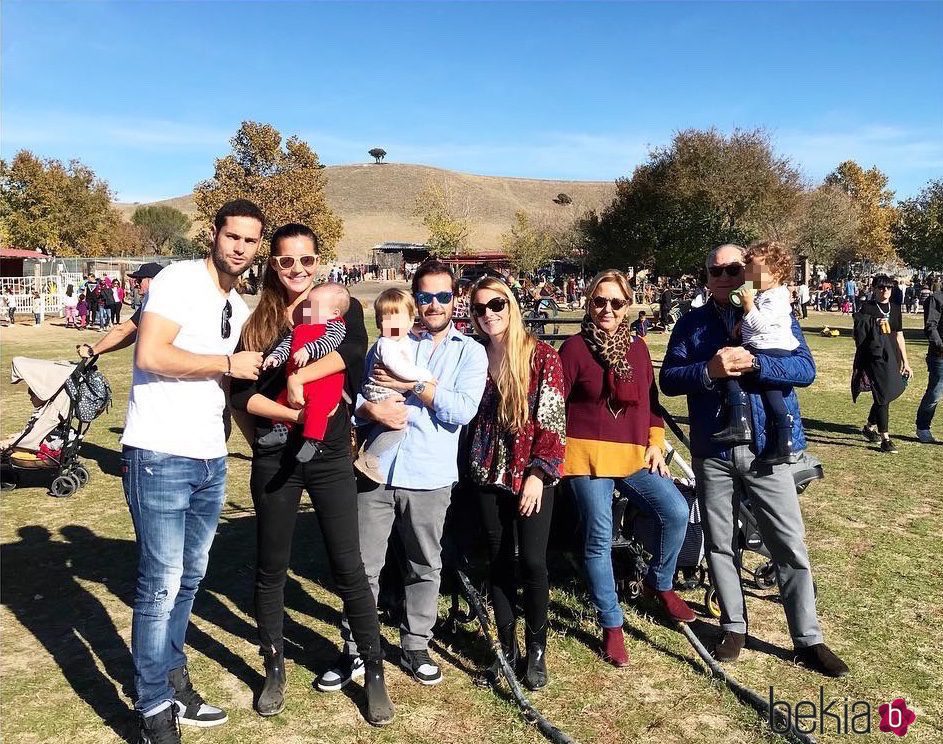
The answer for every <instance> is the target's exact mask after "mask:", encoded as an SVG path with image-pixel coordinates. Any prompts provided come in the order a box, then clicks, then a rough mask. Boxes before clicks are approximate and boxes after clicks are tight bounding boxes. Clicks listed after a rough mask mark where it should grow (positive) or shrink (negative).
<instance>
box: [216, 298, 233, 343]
mask: <svg viewBox="0 0 943 744" xmlns="http://www.w3.org/2000/svg"><path fill="white" fill-rule="evenodd" d="M231 317H232V305H230V304H229V300H226V304H225V305H223V317H222V319H221V320H220V323H219V333H220V335H221V336H222V337H223V338H229V334H230V333H232V326H230V325H229V319H230V318H231Z"/></svg>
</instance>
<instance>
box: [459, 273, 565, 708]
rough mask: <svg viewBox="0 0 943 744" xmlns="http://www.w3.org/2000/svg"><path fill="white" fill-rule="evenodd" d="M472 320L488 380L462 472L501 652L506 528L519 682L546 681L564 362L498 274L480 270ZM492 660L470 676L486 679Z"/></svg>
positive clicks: (513, 655)
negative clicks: (520, 638)
mask: <svg viewBox="0 0 943 744" xmlns="http://www.w3.org/2000/svg"><path fill="white" fill-rule="evenodd" d="M471 311H472V313H471V316H472V322H473V323H474V325H475V330H476V331H477V332H478V333H479V334H481V335H483V336H484V337H485V338H486V341H485V348H486V349H487V351H488V381H487V384H486V386H485V392H484V395H483V396H482V399H481V405H480V406H479V408H478V416H477V418H476V419H475V420H474V421H473V422H472V423H471V426H470V432H469V434H470V442H471V444H470V446H471V462H470V474H471V479H472V481H473V483H474V486H475V488H474V492H475V497H476V498H477V500H478V503H479V505H480V508H481V515H482V520H483V522H484V526H485V531H486V532H487V536H488V552H489V558H490V562H491V566H490V569H491V570H490V580H491V591H492V601H493V603H494V619H495V624H496V625H497V628H498V637H499V639H500V641H501V646H502V648H503V649H504V653H505V656H507V658H508V661H509V662H510V663H511V665H512V666H516V665H517V657H518V649H517V633H516V630H517V628H516V625H517V621H516V618H515V617H514V607H515V605H516V601H515V597H516V595H517V590H518V585H517V579H516V578H515V571H514V532H515V530H517V533H518V538H519V540H518V543H519V545H518V548H519V550H518V553H519V555H518V563H519V567H520V575H521V585H522V586H521V589H522V590H523V605H524V637H525V642H526V649H527V669H526V672H525V674H524V684H525V685H526V686H527V687H529V688H530V689H531V690H537V689H539V688H541V687H543V686H544V685H546V684H547V667H546V663H545V652H546V647H547V606H548V604H549V599H550V587H549V584H548V582H547V539H548V537H549V535H550V520H551V516H552V514H553V486H554V485H555V484H556V483H557V481H558V480H559V478H560V466H561V465H562V464H563V458H564V455H565V445H566V435H565V429H566V417H565V406H564V392H563V367H562V365H561V363H560V357H559V356H558V355H557V352H556V351H555V350H554V349H553V347H551V346H549V345H547V344H545V343H543V342H542V341H538V340H537V339H536V338H534V337H533V336H532V335H531V334H530V333H528V332H527V330H526V329H525V328H524V323H523V321H522V319H521V309H520V307H519V306H518V304H517V302H516V301H515V299H514V295H513V294H512V293H511V290H510V289H509V288H508V286H507V285H506V284H504V283H503V282H501V281H500V280H498V279H494V278H491V277H485V278H483V279H481V280H480V281H479V282H478V283H477V284H476V285H475V287H474V289H473V290H472V293H471ZM497 679H498V668H497V666H496V665H493V666H492V667H491V668H490V669H488V670H487V671H485V672H484V673H483V674H482V675H481V676H480V677H479V679H478V681H479V683H480V684H493V683H495V682H496V681H497Z"/></svg>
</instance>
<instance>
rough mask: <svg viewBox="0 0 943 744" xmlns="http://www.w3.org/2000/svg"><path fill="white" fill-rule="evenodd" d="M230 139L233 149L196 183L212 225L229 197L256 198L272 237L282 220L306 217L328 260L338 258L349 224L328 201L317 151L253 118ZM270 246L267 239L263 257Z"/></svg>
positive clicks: (199, 205) (198, 199)
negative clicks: (200, 181)
mask: <svg viewBox="0 0 943 744" xmlns="http://www.w3.org/2000/svg"><path fill="white" fill-rule="evenodd" d="M230 144H231V145H232V152H231V153H230V154H229V155H227V156H225V157H223V158H219V159H218V160H217V161H216V170H215V173H214V175H213V177H212V178H211V179H209V180H206V181H203V182H202V183H199V184H197V186H196V188H195V189H194V194H193V197H194V201H195V202H196V206H197V212H198V214H199V216H200V219H201V220H203V221H204V222H205V224H207V225H210V224H212V222H213V217H214V215H215V214H216V211H217V210H218V209H219V208H220V207H221V206H222V205H223V204H225V203H226V202H227V201H230V200H232V199H238V198H243V199H251V200H252V201H253V202H255V203H256V204H258V205H259V207H260V208H261V209H262V211H263V212H264V213H265V217H266V220H267V221H268V227H267V229H266V233H267V235H266V237H268V236H270V235H271V233H272V231H274V230H275V229H276V228H277V227H278V226H279V225H284V224H285V223H287V222H300V223H303V224H305V225H307V226H308V227H310V228H311V229H312V230H314V231H315V232H316V233H317V235H318V238H319V239H320V241H321V248H322V256H323V258H324V260H326V261H330V260H332V259H333V258H334V256H335V249H336V247H337V243H338V241H339V240H340V238H341V235H342V234H343V229H344V228H343V221H342V220H341V218H340V217H338V216H337V215H336V214H334V212H333V211H332V210H331V208H330V207H329V206H328V204H327V198H326V196H325V184H326V178H325V175H324V172H323V168H322V166H321V163H320V161H319V160H318V155H317V153H316V152H314V150H312V149H311V147H310V146H309V145H308V143H306V142H304V141H302V140H301V139H299V138H298V137H289V138H288V139H287V140H285V142H284V144H283V143H282V135H281V134H280V133H279V132H278V130H277V129H275V128H274V127H273V126H271V125H269V124H260V123H258V122H253V121H245V122H243V123H242V126H241V127H240V128H239V131H238V132H236V136H235V137H233V138H232V140H230ZM267 252H268V246H267V245H264V244H263V245H262V246H261V247H260V250H259V257H260V258H264V257H265V255H266V254H267Z"/></svg>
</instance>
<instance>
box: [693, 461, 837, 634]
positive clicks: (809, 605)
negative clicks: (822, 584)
mask: <svg viewBox="0 0 943 744" xmlns="http://www.w3.org/2000/svg"><path fill="white" fill-rule="evenodd" d="M754 459H755V458H754V455H753V453H752V452H750V449H749V447H748V446H747V445H740V446H737V447H734V448H733V450H732V451H731V459H730V460H729V461H728V460H721V459H720V458H716V457H711V458H707V459H701V458H695V459H694V461H693V463H692V464H693V466H694V474H695V476H696V477H697V494H698V498H699V500H700V506H701V516H702V518H703V521H704V541H705V546H704V548H705V552H706V553H707V565H708V567H709V568H710V574H711V582H712V583H713V585H714V587H715V588H716V590H717V596H718V599H719V600H720V611H721V615H720V626H721V627H722V628H723V629H724V630H729V631H733V632H735V633H746V632H747V619H746V604H745V601H744V597H743V588H742V587H741V584H740V567H739V564H738V561H737V555H738V545H737V515H738V513H739V511H740V498H741V495H742V494H743V493H746V494H747V495H748V496H749V498H750V504H751V506H752V511H753V515H754V517H755V518H756V522H757V526H758V527H759V530H760V536H761V537H762V538H763V542H764V543H765V544H766V547H767V548H768V549H769V551H770V554H771V555H772V558H773V563H774V565H775V567H776V578H777V580H778V582H779V594H780V597H781V599H782V603H783V607H784V609H785V611H786V622H787V623H788V625H789V634H790V635H791V636H792V642H793V644H794V645H795V647H796V648H807V647H809V646H813V645H815V644H817V643H821V642H822V631H821V629H820V628H819V621H818V617H817V616H816V613H815V590H814V588H813V586H812V568H811V566H810V564H809V553H808V551H807V550H806V546H805V525H804V524H803V522H802V512H801V511H800V510H799V497H798V495H797V494H796V485H795V481H793V478H792V473H791V471H790V469H789V465H775V466H773V467H772V469H771V468H770V466H768V465H765V466H764V465H757V466H756V467H754Z"/></svg>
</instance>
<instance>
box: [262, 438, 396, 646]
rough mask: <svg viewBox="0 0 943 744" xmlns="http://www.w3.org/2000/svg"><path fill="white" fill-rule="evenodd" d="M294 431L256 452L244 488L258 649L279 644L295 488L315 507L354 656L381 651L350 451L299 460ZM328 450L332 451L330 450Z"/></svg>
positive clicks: (297, 499) (296, 502) (297, 494)
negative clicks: (253, 547) (251, 517)
mask: <svg viewBox="0 0 943 744" xmlns="http://www.w3.org/2000/svg"><path fill="white" fill-rule="evenodd" d="M297 444H298V442H297V441H296V438H292V439H291V440H290V443H289V445H288V446H286V447H283V448H281V449H279V450H277V451H276V452H274V453H263V454H256V455H255V457H254V459H253V460H252V475H251V478H250V488H251V490H252V502H253V503H254V504H255V511H256V518H257V527H256V534H257V563H256V571H255V618H256V622H257V623H258V626H259V643H260V644H261V647H262V649H263V650H267V649H270V648H274V649H275V650H277V651H282V650H283V648H284V641H283V637H282V632H283V625H284V619H285V580H286V577H287V575H288V561H289V558H290V556H291V540H292V535H293V534H294V531H295V520H296V518H297V515H298V505H299V503H300V501H301V491H302V489H304V490H306V491H307V492H308V496H309V497H310V498H311V503H312V505H313V506H314V508H315V510H316V511H317V514H318V522H319V524H320V525H321V532H322V534H323V536H324V545H325V547H326V548H327V555H328V561H329V563H330V567H331V575H332V576H333V578H334V583H335V584H336V586H337V593H338V594H339V595H340V598H341V600H342V601H343V603H344V612H345V613H346V614H347V617H348V619H349V621H350V629H351V633H352V634H353V637H354V640H355V641H356V642H357V648H358V649H359V651H360V654H361V656H363V658H364V659H366V660H368V661H369V660H374V659H381V658H383V651H382V648H381V646H380V625H379V622H378V620H377V607H376V603H375V602H374V599H373V593H372V592H371V591H370V585H369V584H368V583H367V574H366V572H365V571H364V567H363V560H362V558H361V557H360V532H359V528H358V525H357V487H356V484H355V481H354V473H353V465H352V464H351V459H350V455H349V454H344V455H341V456H336V455H335V456H329V457H328V458H327V459H315V460H312V461H310V462H306V463H303V464H302V463H299V462H298V461H297V460H296V459H295V453H296V451H297V448H298V447H297ZM332 454H333V453H332Z"/></svg>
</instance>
